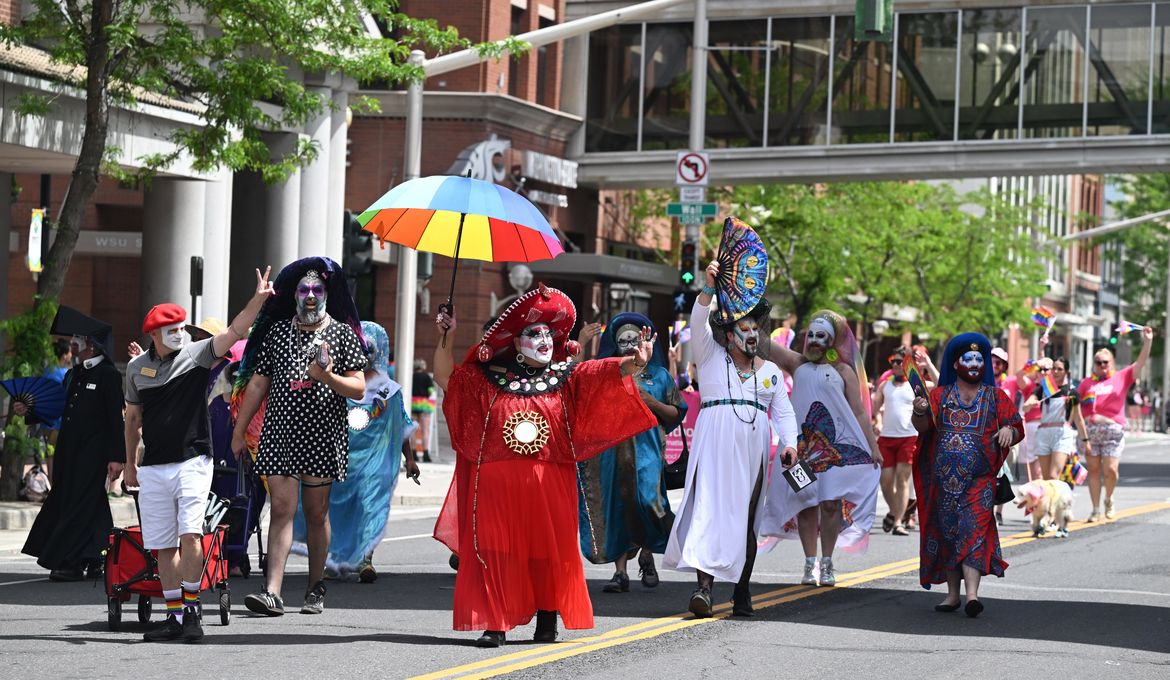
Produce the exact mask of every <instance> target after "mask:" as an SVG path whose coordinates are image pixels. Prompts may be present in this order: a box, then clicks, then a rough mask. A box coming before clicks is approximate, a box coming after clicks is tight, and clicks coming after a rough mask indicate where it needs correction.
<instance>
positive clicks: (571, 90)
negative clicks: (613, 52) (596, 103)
mask: <svg viewBox="0 0 1170 680" xmlns="http://www.w3.org/2000/svg"><path fill="white" fill-rule="evenodd" d="M562 63H563V69H564V70H563V72H562V74H561V110H562V111H564V112H565V113H571V114H573V115H574V116H580V117H581V120H582V121H584V120H585V117H586V115H587V114H588V102H589V34H588V33H586V34H585V35H579V36H577V37H575V38H569V39H568V40H566V41H565V42H564V57H563V62H562ZM584 154H585V124H584V123H582V124H581V126H580V127H579V128H577V130H576V131H575V132H573V134H572V136H570V137H569V141H568V144H566V145H565V156H566V157H568V158H580V157H581V156H582V155H584Z"/></svg>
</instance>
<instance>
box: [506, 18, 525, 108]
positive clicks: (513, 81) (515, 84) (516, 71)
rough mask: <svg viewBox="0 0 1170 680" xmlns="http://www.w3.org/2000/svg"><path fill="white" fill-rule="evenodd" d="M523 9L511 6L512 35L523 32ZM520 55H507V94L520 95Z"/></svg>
mask: <svg viewBox="0 0 1170 680" xmlns="http://www.w3.org/2000/svg"><path fill="white" fill-rule="evenodd" d="M524 32H525V31H524V10H522V9H520V8H519V7H513V8H512V35H520V34H521V33H524ZM521 59H522V58H521V57H514V56H510V57H508V94H510V95H512V96H513V97H520V96H521V93H520V61H521Z"/></svg>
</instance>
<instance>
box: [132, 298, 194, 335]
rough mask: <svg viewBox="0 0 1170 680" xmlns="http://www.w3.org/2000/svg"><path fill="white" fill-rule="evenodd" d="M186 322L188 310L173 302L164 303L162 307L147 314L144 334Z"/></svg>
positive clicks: (143, 321) (155, 308) (156, 306)
mask: <svg viewBox="0 0 1170 680" xmlns="http://www.w3.org/2000/svg"><path fill="white" fill-rule="evenodd" d="M186 320H187V310H185V309H183V308H182V307H180V306H179V305H176V304H175V303H173V302H164V303H163V304H161V305H155V306H154V307H152V308H151V309H150V311H149V312H147V313H146V318H145V319H143V320H142V332H143V333H149V332H151V331H155V330H158V329H160V328H162V327H164V326H172V325H174V324H177V323H183V322H184V321H186Z"/></svg>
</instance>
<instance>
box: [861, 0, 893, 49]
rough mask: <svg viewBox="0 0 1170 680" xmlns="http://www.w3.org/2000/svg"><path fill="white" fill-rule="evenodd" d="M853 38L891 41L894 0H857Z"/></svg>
mask: <svg viewBox="0 0 1170 680" xmlns="http://www.w3.org/2000/svg"><path fill="white" fill-rule="evenodd" d="M853 25H854V29H853V39H854V40H857V41H859V42H860V41H865V40H869V41H874V42H893V40H894V0H857V4H856V8H855V14H854V21H853Z"/></svg>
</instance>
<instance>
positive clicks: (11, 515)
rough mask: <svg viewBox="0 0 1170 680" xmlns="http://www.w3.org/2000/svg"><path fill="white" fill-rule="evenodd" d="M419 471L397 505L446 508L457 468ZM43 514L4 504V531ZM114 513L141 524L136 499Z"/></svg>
mask: <svg viewBox="0 0 1170 680" xmlns="http://www.w3.org/2000/svg"><path fill="white" fill-rule="evenodd" d="M418 467H419V480H418V481H419V483H418V484H415V483H414V481H412V480H410V479H407V478H406V475H405V474H403V475H401V476H400V477H399V479H398V488H397V489H396V490H395V491H394V500H393V505H396V506H397V505H403V506H411V507H427V506H439V505H442V504H443V499H444V498H446V497H447V487H449V486H450V485H451V478H452V476H453V475H454V473H455V466H454V465H451V464H447V463H419V464H418ZM40 511H41V504H40V503H29V502H25V501H13V502H3V503H0V531H22V532H27V531H28V530H29V529H30V528H32V525H33V521H34V520H36V517H37V513H39V512H40ZM110 512H111V513H112V514H113V516H114V525H115V526H130V525H133V524H138V514H137V512H136V511H135V509H134V500H133V499H132V498H129V497H126V496H123V497H120V498H111V499H110Z"/></svg>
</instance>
